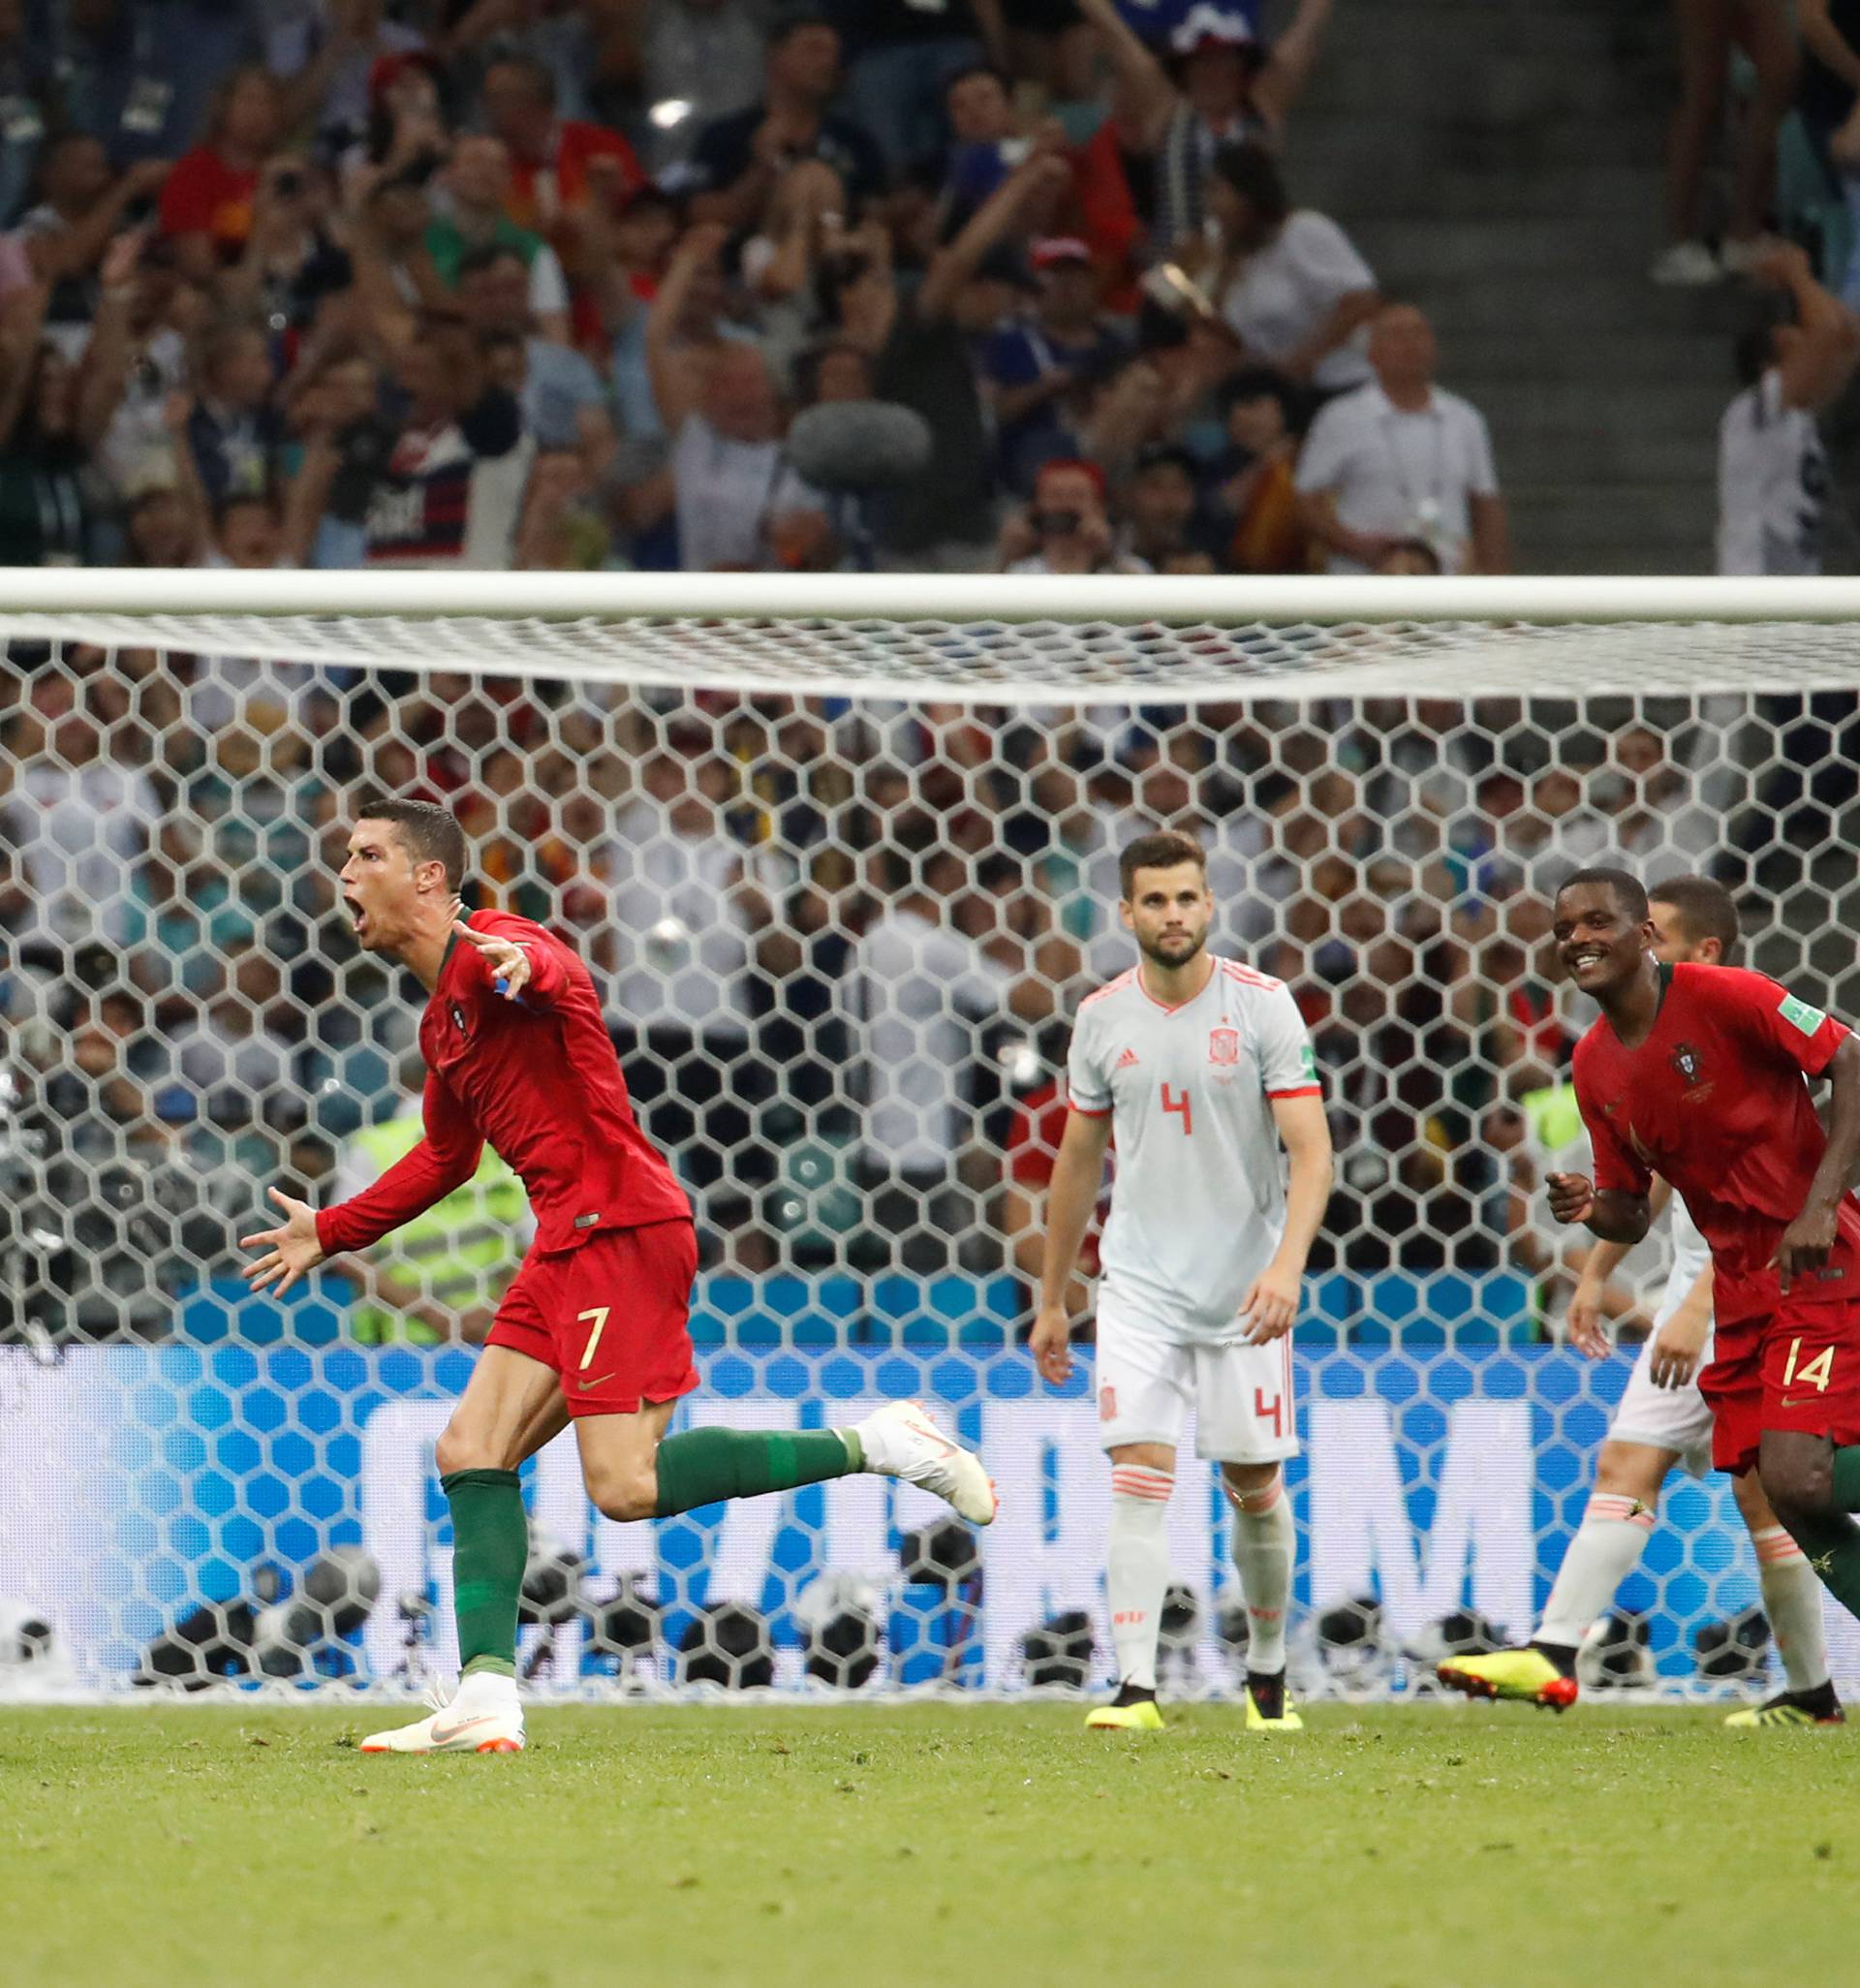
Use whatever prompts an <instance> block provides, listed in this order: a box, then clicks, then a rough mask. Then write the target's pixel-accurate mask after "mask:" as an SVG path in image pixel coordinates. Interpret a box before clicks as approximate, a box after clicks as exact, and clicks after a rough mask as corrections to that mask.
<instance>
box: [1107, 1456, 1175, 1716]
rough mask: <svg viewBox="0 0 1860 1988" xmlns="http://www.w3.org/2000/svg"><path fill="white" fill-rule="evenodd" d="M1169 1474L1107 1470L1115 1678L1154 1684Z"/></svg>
mask: <svg viewBox="0 0 1860 1988" xmlns="http://www.w3.org/2000/svg"><path fill="white" fill-rule="evenodd" d="M1174 1489H1175V1478H1174V1477H1173V1476H1172V1475H1170V1474H1169V1473H1168V1472H1167V1471H1153V1470H1151V1469H1150V1468H1149V1467H1148V1466H1147V1465H1145V1464H1118V1465H1117V1466H1116V1467H1115V1468H1114V1469H1113V1470H1112V1472H1111V1547H1110V1554H1109V1557H1108V1562H1107V1566H1106V1569H1105V1574H1106V1578H1105V1583H1104V1588H1105V1597H1106V1599H1107V1600H1109V1602H1110V1604H1111V1641H1112V1642H1113V1643H1114V1644H1115V1645H1116V1646H1117V1681H1118V1683H1119V1684H1120V1685H1135V1686H1136V1687H1137V1688H1138V1689H1139V1690H1141V1691H1146V1692H1153V1691H1155V1689H1156V1632H1157V1631H1158V1629H1159V1628H1160V1627H1161V1625H1162V1621H1163V1596H1164V1595H1165V1594H1166V1593H1167V1592H1168V1586H1169V1550H1168V1547H1167V1545H1166V1544H1165V1543H1164V1540H1163V1522H1164V1521H1165V1520H1166V1519H1167V1517H1168V1515H1169V1493H1170V1492H1171V1491H1173V1490H1174Z"/></svg>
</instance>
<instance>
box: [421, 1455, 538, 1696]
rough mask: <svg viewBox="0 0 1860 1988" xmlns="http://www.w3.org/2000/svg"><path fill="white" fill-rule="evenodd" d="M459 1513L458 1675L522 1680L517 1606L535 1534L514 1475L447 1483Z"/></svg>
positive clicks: (472, 1476) (455, 1586)
mask: <svg viewBox="0 0 1860 1988" xmlns="http://www.w3.org/2000/svg"><path fill="white" fill-rule="evenodd" d="M439 1483H440V1489H441V1490H443V1491H444V1492H445V1494H446V1502H447V1504H448V1505H449V1506H450V1507H451V1508H452V1614H453V1615H454V1617H456V1619H457V1622H458V1668H459V1674H460V1676H462V1677H469V1676H470V1675H471V1674H472V1672H473V1671H476V1670H494V1671H498V1672H500V1673H501V1674H502V1675H503V1676H505V1677H514V1676H515V1675H516V1604H517V1600H518V1598H519V1597H520V1595H521V1594H522V1590H523V1569H524V1566H525V1564H526V1563H527V1561H528V1560H529V1557H530V1527H529V1521H528V1520H527V1519H526V1518H525V1517H524V1515H523V1493H522V1491H521V1490H520V1489H519V1488H518V1478H517V1475H516V1473H515V1472H514V1471H453V1472H451V1473H450V1474H449V1475H447V1476H444V1477H442V1478H440V1480H439Z"/></svg>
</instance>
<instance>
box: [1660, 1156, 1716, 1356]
mask: <svg viewBox="0 0 1860 1988" xmlns="http://www.w3.org/2000/svg"><path fill="white" fill-rule="evenodd" d="M1668 1205H1669V1206H1670V1207H1671V1209H1672V1211H1673V1267H1672V1268H1671V1269H1670V1270H1668V1271H1667V1273H1666V1289H1664V1290H1662V1291H1661V1292H1660V1294H1659V1310H1658V1311H1657V1312H1656V1313H1655V1314H1654V1325H1655V1328H1656V1329H1658V1328H1659V1326H1661V1325H1663V1324H1665V1322H1666V1321H1667V1320H1668V1319H1670V1318H1671V1317H1672V1316H1673V1314H1674V1313H1675V1312H1676V1311H1678V1310H1679V1308H1680V1306H1681V1305H1682V1304H1683V1303H1684V1302H1685V1299H1686V1293H1687V1292H1688V1291H1689V1290H1690V1289H1691V1288H1692V1286H1693V1285H1695V1284H1696V1283H1697V1282H1698V1280H1699V1278H1700V1276H1701V1275H1702V1274H1703V1272H1704V1269H1705V1266H1706V1265H1707V1264H1708V1263H1709V1262H1710V1261H1711V1260H1712V1246H1711V1244H1710V1243H1708V1242H1707V1241H1706V1240H1705V1238H1704V1237H1703V1236H1702V1235H1700V1234H1699V1232H1698V1225H1697V1223H1695V1222H1694V1221H1693V1220H1692V1218H1691V1216H1690V1215H1689V1214H1688V1213H1687V1211H1686V1203H1685V1200H1684V1199H1683V1198H1682V1196H1680V1195H1679V1193H1678V1192H1677V1191H1675V1192H1674V1195H1673V1198H1672V1200H1671V1201H1670V1202H1669V1203H1668ZM1706 1357H1707V1358H1708V1359H1709V1358H1710V1357H1711V1354H1710V1351H1707V1353H1706Z"/></svg>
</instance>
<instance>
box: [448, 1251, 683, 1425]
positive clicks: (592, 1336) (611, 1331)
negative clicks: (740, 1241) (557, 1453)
mask: <svg viewBox="0 0 1860 1988" xmlns="http://www.w3.org/2000/svg"><path fill="white" fill-rule="evenodd" d="M696 1275H697V1229H696V1228H695V1227H693V1226H692V1224H690V1223H689V1222H649V1223H647V1224H645V1225H644V1226H643V1227H639V1228H600V1229H596V1231H595V1232H594V1234H592V1235H591V1236H589V1238H588V1239H587V1241H586V1242H584V1243H583V1244H582V1245H581V1247H580V1248H579V1249H578V1250H559V1251H557V1252H556V1253H555V1254H554V1255H552V1256H546V1257H545V1256H542V1255H539V1254H538V1253H537V1252H536V1251H534V1250H533V1251H531V1253H530V1254H529V1255H528V1256H527V1257H525V1258H524V1259H523V1266H522V1268H521V1269H519V1270H518V1271H517V1273H516V1275H515V1277H513V1278H512V1279H511V1288H510V1289H508V1290H507V1291H506V1292H505V1293H504V1302H503V1303H502V1304H501V1305H499V1306H498V1308H497V1317H496V1319H495V1320H493V1321H492V1324H491V1329H490V1332H489V1334H488V1335H487V1336H486V1338H485V1341H484V1344H485V1345H486V1346H508V1347H509V1348H510V1349H511V1351H512V1352H520V1353H527V1354H528V1355H529V1357H530V1358H531V1359H533V1360H541V1361H542V1364H543V1365H544V1366H545V1367H553V1368H554V1369H555V1371H556V1373H557V1375H558V1376H559V1377H560V1378H561V1382H562V1393H563V1396H564V1398H565V1399H566V1400H567V1402H568V1404H569V1413H570V1414H571V1415H631V1414H636V1413H638V1411H639V1409H640V1407H641V1405H642V1404H643V1403H646V1402H649V1401H675V1400H676V1399H677V1398H678V1396H679V1395H681V1394H689V1393H690V1392H691V1390H692V1389H693V1388H694V1387H696V1386H697V1368H696V1367H694V1366H693V1365H692V1363H691V1332H690V1330H689V1326H688V1322H687V1321H688V1320H689V1319H690V1316H691V1280H692V1279H693V1277H694V1276H696Z"/></svg>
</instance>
